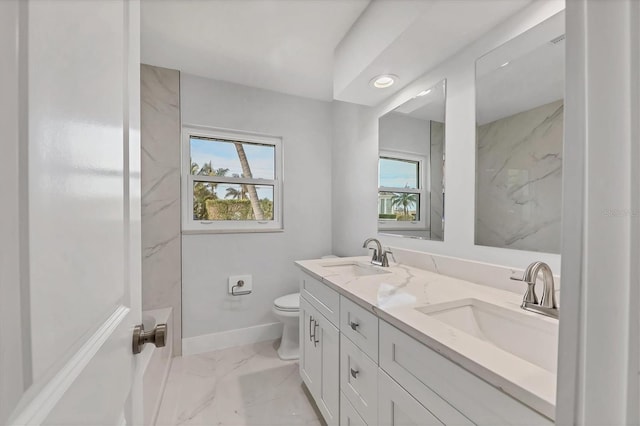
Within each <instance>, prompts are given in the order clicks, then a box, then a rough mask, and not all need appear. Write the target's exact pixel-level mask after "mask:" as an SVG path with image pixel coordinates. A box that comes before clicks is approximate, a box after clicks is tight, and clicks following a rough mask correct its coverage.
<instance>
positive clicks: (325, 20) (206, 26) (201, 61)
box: [141, 0, 369, 100]
mask: <svg viewBox="0 0 640 426" xmlns="http://www.w3.org/2000/svg"><path fill="white" fill-rule="evenodd" d="M368 4H369V0H142V6H141V15H142V18H141V21H142V22H141V38H142V40H141V56H142V62H143V63H145V64H150V65H156V66H161V67H166V68H173V69H178V70H181V71H183V72H186V73H189V74H195V75H199V76H202V77H208V78H212V79H216V80H223V81H228V82H232V83H238V84H243V85H247V86H252V87H259V88H263V89H268V90H274V91H277V92H282V93H288V94H292V95H298V96H303V97H310V98H315V99H322V100H331V99H332V97H333V96H332V88H333V79H332V75H333V72H332V71H333V51H334V49H335V47H336V45H337V44H338V43H339V42H340V40H342V38H343V37H344V35H345V33H346V32H347V31H348V30H349V28H351V26H352V25H353V23H354V22H355V20H356V19H357V18H358V16H360V13H362V11H363V10H364V9H365V8H366V7H367V5H368Z"/></svg>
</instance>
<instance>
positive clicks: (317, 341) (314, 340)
mask: <svg viewBox="0 0 640 426" xmlns="http://www.w3.org/2000/svg"><path fill="white" fill-rule="evenodd" d="M313 322H314V325H313V346H316V345H317V344H318V343H319V342H320V339H318V336H317V335H316V330H317V328H318V326H319V325H320V324H318V321H316V320H313Z"/></svg>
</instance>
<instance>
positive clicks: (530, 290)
mask: <svg viewBox="0 0 640 426" xmlns="http://www.w3.org/2000/svg"><path fill="white" fill-rule="evenodd" d="M540 272H542V283H543V287H542V297H541V298H540V301H538V296H537V295H536V288H535V287H536V281H537V279H538V274H539V273H540ZM511 279H512V280H516V281H524V282H525V283H527V291H526V292H525V293H524V298H523V299H522V305H520V306H521V307H522V309H525V310H527V311H531V312H536V313H539V314H542V315H546V316H548V317H551V318H558V305H557V304H556V297H555V286H554V283H553V273H552V272H551V268H550V267H549V265H547V264H546V263H544V262H533V263H532V264H530V265H529V266H527V269H525V271H524V275H523V276H522V278H516V277H511Z"/></svg>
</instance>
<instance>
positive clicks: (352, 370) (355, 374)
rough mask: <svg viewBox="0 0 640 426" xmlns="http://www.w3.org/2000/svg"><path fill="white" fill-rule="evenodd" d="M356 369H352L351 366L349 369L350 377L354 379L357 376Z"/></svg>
mask: <svg viewBox="0 0 640 426" xmlns="http://www.w3.org/2000/svg"><path fill="white" fill-rule="evenodd" d="M358 373H359V371H358V370H354V369H353V368H352V369H351V377H353V378H354V379H357V378H358Z"/></svg>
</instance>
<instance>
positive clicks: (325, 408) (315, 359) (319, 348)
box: [299, 276, 340, 425]
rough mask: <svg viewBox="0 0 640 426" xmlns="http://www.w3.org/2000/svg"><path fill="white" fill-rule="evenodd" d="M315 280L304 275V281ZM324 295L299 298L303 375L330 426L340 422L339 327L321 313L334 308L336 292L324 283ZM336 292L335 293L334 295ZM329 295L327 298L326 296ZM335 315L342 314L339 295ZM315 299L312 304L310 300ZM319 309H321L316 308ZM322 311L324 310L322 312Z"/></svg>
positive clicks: (302, 280) (313, 293)
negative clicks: (339, 307) (331, 307)
mask: <svg viewBox="0 0 640 426" xmlns="http://www.w3.org/2000/svg"><path fill="white" fill-rule="evenodd" d="M311 280H314V278H312V277H309V276H303V277H302V278H301V290H302V289H304V288H305V287H304V284H305V281H306V282H307V283H309V282H312V281H311ZM315 284H318V285H321V286H322V287H323V289H322V290H323V291H321V292H319V293H318V292H311V293H310V296H311V297H309V295H305V293H304V292H301V295H302V297H301V298H300V360H299V364H300V376H301V377H302V380H303V381H304V383H305V384H306V385H307V388H308V389H309V392H310V393H311V395H312V396H313V399H314V400H315V402H316V405H317V406H318V409H319V410H320V412H321V413H322V416H323V417H324V419H325V421H326V422H327V424H328V425H338V424H339V422H340V418H339V414H340V411H339V409H340V384H339V380H340V376H339V374H340V370H339V365H340V333H339V331H338V328H337V327H336V326H335V325H334V324H333V323H332V322H331V321H329V319H327V317H326V316H325V315H324V314H323V313H322V312H327V309H329V312H331V310H330V306H332V302H331V301H332V300H333V299H334V298H333V295H332V294H331V293H330V292H334V291H333V290H331V289H329V288H328V287H326V286H325V285H324V284H322V283H319V282H317V280H316V283H315ZM334 293H335V292H334ZM327 295H329V297H328V298H327V297H326V296H327ZM335 296H336V297H335V301H336V306H335V312H336V313H339V310H338V306H339V296H338V294H337V293H335ZM310 298H311V299H312V300H311V301H310V300H308V299H310ZM316 306H321V308H320V309H319V308H317V307H316ZM321 309H322V310H321Z"/></svg>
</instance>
